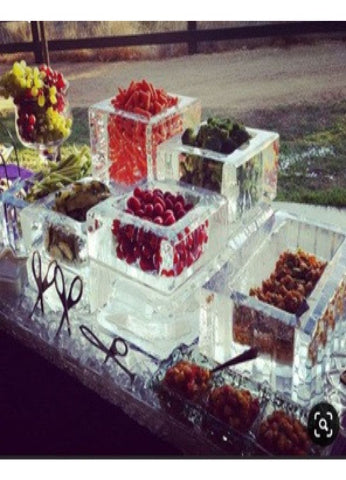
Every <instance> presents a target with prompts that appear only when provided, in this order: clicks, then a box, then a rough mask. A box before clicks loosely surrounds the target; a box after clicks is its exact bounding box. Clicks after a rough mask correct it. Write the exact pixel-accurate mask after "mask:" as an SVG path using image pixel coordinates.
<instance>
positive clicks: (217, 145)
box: [204, 136, 222, 152]
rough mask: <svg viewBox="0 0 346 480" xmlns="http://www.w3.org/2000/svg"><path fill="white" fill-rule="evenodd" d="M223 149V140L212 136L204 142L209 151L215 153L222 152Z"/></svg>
mask: <svg viewBox="0 0 346 480" xmlns="http://www.w3.org/2000/svg"><path fill="white" fill-rule="evenodd" d="M221 147H222V140H221V138H218V137H215V136H212V137H207V138H206V140H205V142H204V148H206V149H207V150H212V151H213V152H220V151H221Z"/></svg>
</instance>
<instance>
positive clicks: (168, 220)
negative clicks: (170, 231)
mask: <svg viewBox="0 0 346 480" xmlns="http://www.w3.org/2000/svg"><path fill="white" fill-rule="evenodd" d="M163 223H164V225H165V226H166V227H169V226H170V225H173V223H175V217H174V215H173V214H169V215H165V219H164V221H163Z"/></svg>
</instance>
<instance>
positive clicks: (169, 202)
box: [165, 198, 174, 211]
mask: <svg viewBox="0 0 346 480" xmlns="http://www.w3.org/2000/svg"><path fill="white" fill-rule="evenodd" d="M165 202H166V209H167V210H171V211H173V206H174V203H173V202H172V200H171V199H170V198H166V200H165Z"/></svg>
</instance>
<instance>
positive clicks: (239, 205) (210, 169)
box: [153, 128, 279, 221]
mask: <svg viewBox="0 0 346 480" xmlns="http://www.w3.org/2000/svg"><path fill="white" fill-rule="evenodd" d="M246 130H247V132H248V133H249V135H250V140H249V141H248V142H247V143H244V144H243V145H242V146H241V147H239V148H237V149H236V150H235V151H234V152H232V153H230V154H225V153H219V152H214V151H212V150H207V149H201V148H197V147H193V146H189V145H184V144H183V143H182V140H181V135H176V136H175V137H173V138H172V139H170V140H168V141H167V142H164V143H162V144H161V145H160V146H159V147H158V153H157V161H156V162H153V176H154V178H156V179H157V180H167V179H174V180H176V181H181V182H184V183H189V184H193V185H196V186H198V187H203V188H206V189H209V190H212V191H215V192H217V193H221V194H222V195H225V196H226V197H227V199H228V201H229V216H230V221H234V220H237V219H238V218H240V217H241V216H243V215H244V214H245V213H246V212H247V211H248V210H250V209H252V208H253V207H254V206H255V205H256V204H258V203H259V202H263V201H268V202H269V201H271V200H273V199H274V198H275V196H276V184H277V175H278V153H279V135H278V134H277V133H275V132H268V131H265V130H257V129H252V128H246Z"/></svg>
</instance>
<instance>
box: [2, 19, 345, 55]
mask: <svg viewBox="0 0 346 480" xmlns="http://www.w3.org/2000/svg"><path fill="white" fill-rule="evenodd" d="M30 23H31V33H32V41H31V42H15V43H3V44H1V45H0V53H17V52H33V53H34V56H35V62H36V63H42V62H46V63H49V51H57V50H59V51H61V50H78V49H94V48H98V49H102V48H111V47H128V46H135V45H136V46H138V45H155V44H156V45H160V44H174V43H186V44H187V45H188V52H189V54H194V53H197V52H198V44H199V43H200V42H210V41H223V40H239V39H251V38H265V37H290V36H301V35H307V34H318V33H320V34H331V33H332V34H334V33H344V34H345V35H346V22H337V21H335V22H330V21H326V22H322V21H320V22H277V23H268V24H258V25H247V26H239V27H237V26H235V27H229V28H213V29H206V30H199V29H198V28H197V27H198V24H197V22H196V21H191V22H190V21H188V22H186V24H187V25H186V30H179V31H173V32H161V33H145V34H135V35H118V36H107V37H93V38H77V39H61V40H48V39H47V37H46V33H45V26H44V22H30Z"/></svg>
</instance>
